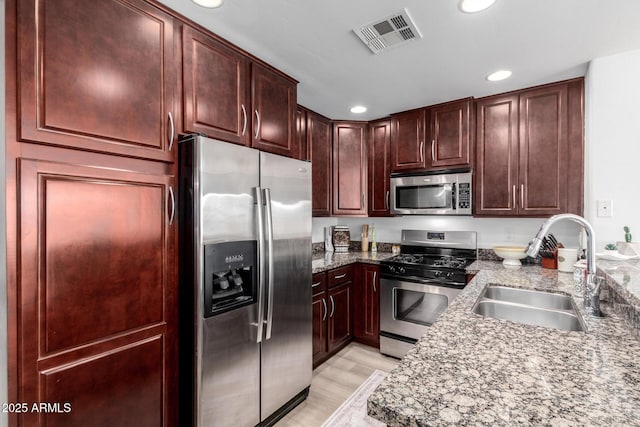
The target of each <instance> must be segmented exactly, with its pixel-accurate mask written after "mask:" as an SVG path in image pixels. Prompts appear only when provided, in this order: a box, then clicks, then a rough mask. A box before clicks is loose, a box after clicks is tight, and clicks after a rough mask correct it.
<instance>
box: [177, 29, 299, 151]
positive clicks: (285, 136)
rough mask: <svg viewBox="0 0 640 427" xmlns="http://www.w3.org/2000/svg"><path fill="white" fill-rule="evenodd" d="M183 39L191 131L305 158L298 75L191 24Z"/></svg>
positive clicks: (186, 125) (186, 108) (186, 113)
mask: <svg viewBox="0 0 640 427" xmlns="http://www.w3.org/2000/svg"><path fill="white" fill-rule="evenodd" d="M182 43H183V47H182V52H183V69H184V73H183V96H184V128H185V130H186V131H188V132H198V133H204V134H206V135H208V136H210V137H212V138H218V139H221V140H223V141H228V142H233V143H236V144H241V145H247V146H252V147H254V148H257V149H259V150H262V151H267V152H270V153H274V154H280V155H283V156H287V157H294V158H299V157H300V147H299V145H298V139H297V133H296V106H297V100H296V97H297V89H296V86H297V83H296V82H295V81H294V80H292V79H290V78H288V77H287V76H285V75H284V74H281V73H278V72H277V71H275V70H272V69H270V68H268V67H266V66H263V65H261V64H259V63H257V62H252V61H251V60H250V59H249V58H248V57H247V56H246V55H245V54H243V53H242V52H240V51H238V50H236V49H233V48H232V47H230V46H228V45H227V44H226V43H224V42H222V41H220V40H218V39H216V38H214V37H213V36H210V35H207V34H205V33H203V32H201V31H198V30H195V29H193V28H190V27H187V26H185V27H184V30H183V41H182Z"/></svg>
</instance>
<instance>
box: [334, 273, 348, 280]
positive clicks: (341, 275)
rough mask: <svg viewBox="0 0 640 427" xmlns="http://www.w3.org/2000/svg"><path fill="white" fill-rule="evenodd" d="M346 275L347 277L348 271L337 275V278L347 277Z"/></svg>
mask: <svg viewBox="0 0 640 427" xmlns="http://www.w3.org/2000/svg"><path fill="white" fill-rule="evenodd" d="M345 277H347V273H344V274H340V275H339V276H336V277H335V278H336V279H342V278H345Z"/></svg>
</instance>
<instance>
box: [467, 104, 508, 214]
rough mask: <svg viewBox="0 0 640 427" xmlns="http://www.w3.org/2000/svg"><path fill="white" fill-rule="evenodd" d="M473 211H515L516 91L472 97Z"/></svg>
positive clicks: (505, 212)
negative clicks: (473, 104) (473, 122)
mask: <svg viewBox="0 0 640 427" xmlns="http://www.w3.org/2000/svg"><path fill="white" fill-rule="evenodd" d="M476 119H477V129H476V167H475V176H474V181H473V188H474V197H473V210H474V214H475V215H489V216H500V215H517V213H518V201H517V189H518V188H519V183H518V95H513V94H511V95H499V96H492V97H489V98H483V99H479V100H477V101H476Z"/></svg>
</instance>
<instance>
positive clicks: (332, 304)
mask: <svg viewBox="0 0 640 427" xmlns="http://www.w3.org/2000/svg"><path fill="white" fill-rule="evenodd" d="M329 299H330V300H331V314H330V315H329V317H333V312H334V311H336V302H335V301H334V300H333V295H330V296H329Z"/></svg>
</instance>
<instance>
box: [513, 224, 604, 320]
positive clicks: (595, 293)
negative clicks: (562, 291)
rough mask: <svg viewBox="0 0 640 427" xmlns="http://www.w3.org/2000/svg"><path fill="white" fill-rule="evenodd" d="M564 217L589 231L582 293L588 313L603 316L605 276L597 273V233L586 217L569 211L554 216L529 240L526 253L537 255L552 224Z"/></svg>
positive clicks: (532, 255)
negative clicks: (601, 307) (602, 300)
mask: <svg viewBox="0 0 640 427" xmlns="http://www.w3.org/2000/svg"><path fill="white" fill-rule="evenodd" d="M564 219H568V220H570V221H573V222H577V223H578V224H580V225H581V226H582V227H583V228H584V231H585V232H586V233H587V282H586V283H585V284H584V287H583V292H582V295H583V297H584V306H585V309H586V310H587V313H589V314H592V315H594V316H601V315H602V314H601V313H600V287H601V285H602V281H603V278H602V277H598V276H597V275H596V251H595V249H594V245H595V233H594V231H593V227H592V226H591V224H589V223H588V222H587V220H586V219H584V218H582V217H581V216H578V215H574V214H568V213H566V214H559V215H554V216H552V217H551V218H549V219H547V220H546V221H545V222H544V223H543V224H542V225H541V226H540V230H538V234H536V237H534V238H533V240H531V241H530V242H529V246H527V250H526V253H527V255H528V256H530V257H535V256H537V255H538V251H539V250H540V245H542V239H543V238H544V237H545V236H546V235H547V233H548V232H549V229H550V228H551V226H552V225H553V224H555V223H556V222H558V221H561V220H564Z"/></svg>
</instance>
